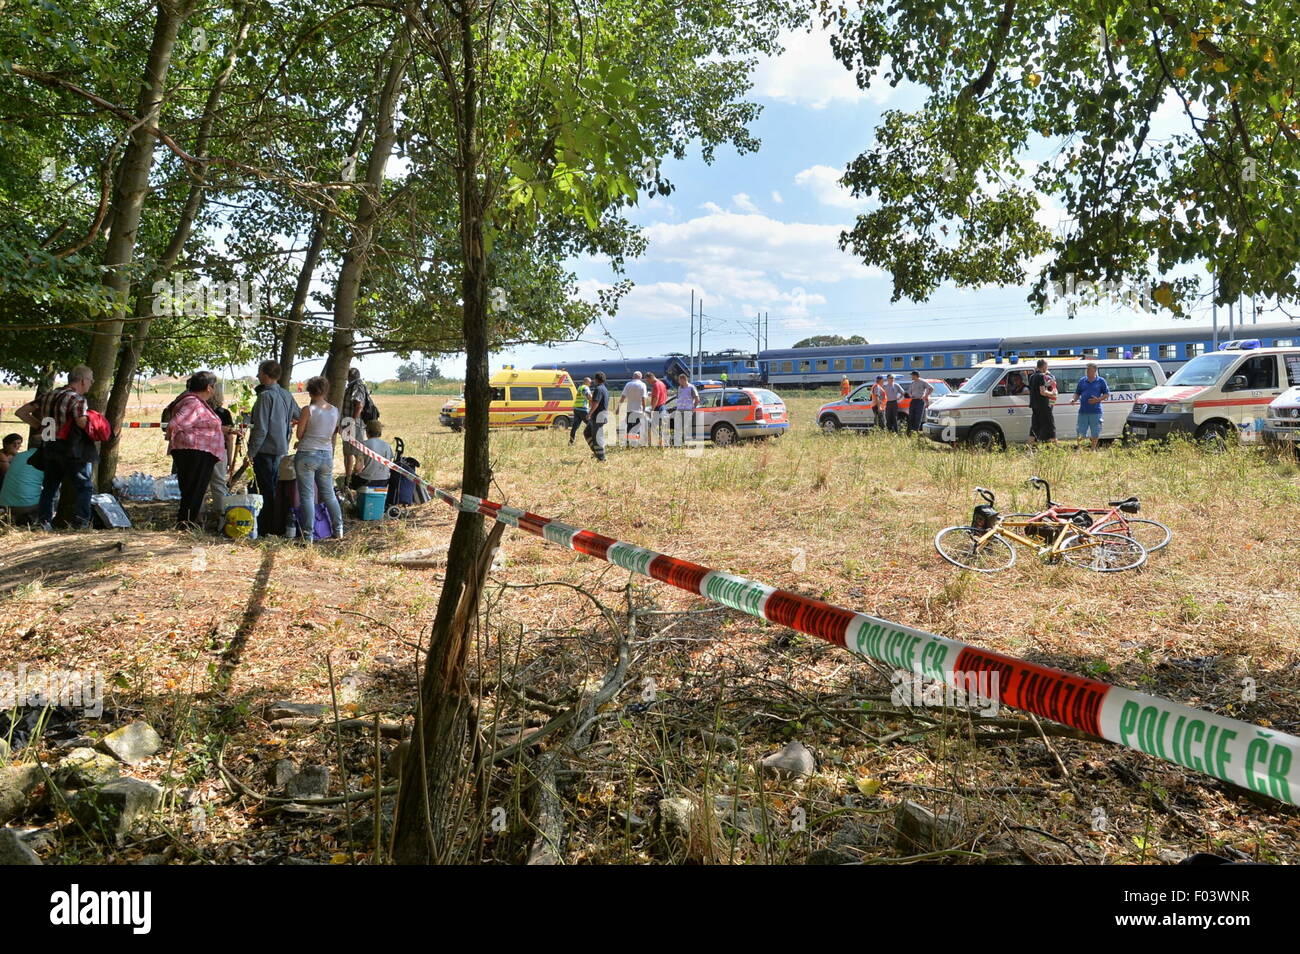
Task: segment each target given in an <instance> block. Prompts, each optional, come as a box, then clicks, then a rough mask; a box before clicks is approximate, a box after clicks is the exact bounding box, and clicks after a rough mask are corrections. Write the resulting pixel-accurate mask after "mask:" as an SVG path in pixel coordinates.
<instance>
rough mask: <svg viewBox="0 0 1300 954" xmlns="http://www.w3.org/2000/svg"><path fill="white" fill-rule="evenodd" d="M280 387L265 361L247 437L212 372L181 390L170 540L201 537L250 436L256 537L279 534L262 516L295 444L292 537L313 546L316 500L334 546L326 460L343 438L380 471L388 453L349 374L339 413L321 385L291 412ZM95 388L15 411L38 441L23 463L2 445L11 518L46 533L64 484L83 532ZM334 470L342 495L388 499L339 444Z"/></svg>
mask: <svg viewBox="0 0 1300 954" xmlns="http://www.w3.org/2000/svg"><path fill="white" fill-rule="evenodd" d="M280 377H281V368H280V365H279V363H278V362H276V361H263V362H262V363H261V365H259V366H258V369H257V380H258V385H257V388H256V392H257V397H256V400H255V402H254V404H253V407H252V412H251V414H250V418H249V423H248V425H244V424H238V423H236V422H235V420H234V418H233V416H232V415H231V413H230V411H229V409H227V408H226V407H225V401H224V393H223V385H222V382H221V380H220V379H219V378H218V377H217V376H216V375H215V374H213V373H212V372H211V371H199V372H197V373H195V374H193V375H191V376H190V378H189V379H188V380H187V381H186V383H185V390H184V391H183V392H182V393H181V394H180V395H179V396H178V397H177V398H176V399H175V400H174V401H172V402H171V404H169V405H168V406H167V407H166V408H165V409H164V410H163V413H162V420H163V423H164V426H165V428H166V430H165V434H166V439H167V453H168V455H169V456H170V457H171V460H172V467H173V471H174V473H175V475H176V482H177V485H178V487H179V490H180V505H179V508H178V511H177V515H176V524H177V527H178V528H180V529H185V530H189V529H196V528H199V527H201V525H202V519H203V510H204V503H205V500H210V501H211V509H212V510H213V511H215V512H216V513H217V514H220V513H221V508H222V500H223V498H224V497H226V496H227V494H228V492H229V490H230V484H231V483H232V482H233V480H234V479H235V477H236V476H237V474H235V473H232V472H231V466H232V464H233V462H234V459H235V455H236V447H237V442H238V440H239V439H240V438H242V436H243V434H244V433H245V431H247V432H248V442H247V454H248V460H249V462H250V464H251V466H252V470H253V475H254V483H255V487H256V490H257V492H258V493H259V494H261V495H262V497H263V507H262V509H261V511H260V513H259V514H258V531H259V534H261V533H265V534H271V533H274V532H277V531H278V532H280V533H283V532H284V529H283V527H277V526H276V525H275V522H274V518H273V515H272V507H271V504H272V501H273V500H274V499H275V495H276V491H277V487H278V485H279V483H280V481H281V476H282V475H281V465H282V462H284V460H285V458H286V457H287V456H288V454H289V451H290V444H291V442H293V441H295V440H296V442H297V446H296V448H295V453H294V455H293V465H292V473H291V474H290V475H289V478H288V479H289V480H292V481H293V482H294V483H295V484H296V489H297V497H298V512H299V513H300V515H301V519H300V520H299V524H300V537H301V539H302V540H303V541H304V542H308V543H310V542H312V540H313V539H314V538H316V536H317V533H316V521H315V520H314V515H315V513H316V504H317V502H318V500H319V502H321V503H323V504H324V506H325V509H326V511H327V513H328V516H329V536H330V537H332V538H334V539H342V537H343V511H342V507H341V505H340V503H339V499H338V495H337V494H336V492H335V489H334V457H335V453H334V451H335V448H336V447H337V445H338V443H339V438H340V436H344V437H348V436H355V437H356V438H357V439H358V440H359V441H360V442H361V443H362V444H363V445H364V446H366V447H368V448H370V450H372V451H374V452H375V453H376V454H378V455H379V456H381V457H384V458H388V459H392V457H393V450H392V447H391V446H389V444H388V443H387V442H385V441H384V440H383V439H382V434H383V425H382V424H381V423H380V422H379V415H378V411H377V410H376V409H375V408H374V403H373V401H372V400H371V398H370V395H369V392H368V391H367V389H366V385H365V382H364V381H362V380H361V373H360V371H359V370H358V369H356V368H353V369H351V370H350V371H349V373H348V386H347V389H346V390H345V392H344V399H343V408H342V409H340V408H337V407H335V406H334V405H332V404H330V403H329V400H328V395H329V381H328V379H326V378H324V377H313V378H311V379H310V380H308V381H307V384H306V391H307V395H308V398H309V403H308V404H306V405H305V406H299V405H298V403H297V401H295V400H294V397H293V395H292V394H290V393H289V391H288V390H286V389H285V388H284V387H282V386H281V385H280ZM93 383H94V375H93V373H92V372H91V369H90V368H88V367H86V366H84V365H80V366H78V367H75V368H73V369H72V371H71V372H70V373H69V375H68V383H67V384H66V385H64V386H63V387H61V388H57V389H54V390H52V391H50V392H48V393H47V394H45V395H43V396H42V397H41V398H39V399H37V400H34V401H31V402H29V403H27V404H25V405H23V406H22V407H20V408H18V409H17V411H16V413H17V415H18V417H19V418H20V419H21V420H22V421H24V422H25V423H27V424H28V426H29V427H30V428H31V433H32V434H33V435H39V436H40V438H41V441H40V444H39V446H38V447H34V448H32V449H31V450H28V451H23V450H22V443H23V441H22V436H21V435H19V434H9V435H7V436H6V437H5V438H4V441H3V451H2V452H0V507H3V508H6V510H7V512H8V513H9V515H10V516H11V517H12V518H14V519H16V520H24V521H34V522H36V523H38V524H39V525H40V526H41V527H43V528H45V529H51V527H52V524H53V520H54V508H55V501H56V499H57V497H58V495H59V492H60V489H61V487H62V486H63V484H64V482H65V480H69V481H70V482H71V486H72V488H73V489H74V490H75V493H76V506H75V511H74V515H73V518H72V523H73V526H74V527H75V528H84V527H89V526H90V525H91V522H92V513H91V497H92V496H93V484H92V473H93V468H94V465H95V462H96V461H97V460H98V459H99V448H98V444H99V442H100V441H101V440H104V439H106V438H107V437H108V436H109V434H108V432H107V429H106V427H107V425H106V422H103V418H102V416H100V415H98V414H97V413H96V412H95V411H93V410H91V409H90V408H89V406H88V404H87V401H86V393H87V392H88V391H89V390H90V387H91V385H92V384H93ZM96 419H98V420H96ZM101 422H102V423H101ZM362 434H364V435H365V438H364V440H362V438H361V435H362ZM33 439H35V438H33ZM38 452H39V455H38ZM343 462H344V476H345V478H346V479H347V483H348V486H349V487H350V488H353V489H360V488H362V487H387V485H388V478H389V472H388V469H387V467H386V466H385V465H384V464H382V463H380V462H379V461H376V460H373V459H372V458H370V457H369V456H367V455H365V454H364V453H362V452H361V451H359V450H357V449H356V448H354V447H353V446H352V445H351V444H349V443H347V442H346V441H345V442H344V444H343ZM322 529H323V528H322ZM321 536H324V534H321Z"/></svg>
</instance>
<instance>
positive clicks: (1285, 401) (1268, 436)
mask: <svg viewBox="0 0 1300 954" xmlns="http://www.w3.org/2000/svg"><path fill="white" fill-rule="evenodd" d="M1260 436H1261V437H1263V438H1264V440H1265V441H1267V442H1269V443H1281V444H1291V445H1293V446H1294V447H1295V448H1296V451H1297V452H1300V386H1298V387H1293V388H1290V389H1289V390H1286V391H1283V392H1282V393H1281V394H1280V395H1278V397H1277V398H1275V399H1274V400H1273V403H1272V404H1270V405H1269V406H1268V416H1267V417H1266V418H1265V419H1264V429H1263V430H1262V431H1261V432H1260Z"/></svg>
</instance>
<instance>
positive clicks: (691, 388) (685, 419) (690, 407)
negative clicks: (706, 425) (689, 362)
mask: <svg viewBox="0 0 1300 954" xmlns="http://www.w3.org/2000/svg"><path fill="white" fill-rule="evenodd" d="M699 406H700V392H699V391H698V390H697V389H696V387H695V385H693V384H691V379H690V378H689V377H687V376H686V375H685V374H679V375H677V417H678V421H677V426H678V430H677V433H678V434H680V435H681V441H682V443H683V444H685V443H686V442H687V441H688V440H694V439H695V409H696V408H697V407H699Z"/></svg>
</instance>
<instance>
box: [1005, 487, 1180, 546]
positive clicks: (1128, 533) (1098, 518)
mask: <svg viewBox="0 0 1300 954" xmlns="http://www.w3.org/2000/svg"><path fill="white" fill-rule="evenodd" d="M1029 486H1031V487H1042V488H1043V490H1044V491H1046V494H1047V509H1046V510H1043V511H1041V512H1039V513H1012V514H1007V517H1006V519H1007V521H1008V522H1013V523H1016V524H1020V525H1022V526H1024V527H1026V528H1028V529H1030V530H1032V529H1033V527H1034V525H1035V524H1040V525H1043V526H1054V525H1059V524H1061V523H1072V524H1074V525H1075V526H1077V527H1080V528H1082V529H1085V530H1090V531H1092V532H1093V533H1118V534H1120V535H1121V536H1125V537H1128V538H1129V539H1130V540H1136V541H1137V542H1138V543H1140V544H1142V546H1143V547H1145V548H1146V551H1147V552H1148V553H1155V552H1156V551H1157V550H1160V549H1163V548H1164V547H1165V546H1167V545H1168V544H1169V541H1170V540H1172V539H1173V535H1174V534H1173V531H1172V530H1170V529H1169V528H1168V527H1166V526H1165V525H1164V524H1163V523H1160V522H1159V521H1157V520H1147V519H1146V518H1144V517H1133V516H1131V514H1135V513H1138V512H1139V511H1140V510H1141V508H1142V504H1141V502H1140V501H1139V500H1138V498H1137V497H1126V498H1125V499H1123V500H1112V501H1110V503H1109V504H1108V505H1107V506H1105V507H1067V506H1065V505H1063V504H1058V503H1056V502H1055V501H1054V500H1052V487H1051V485H1050V484H1048V482H1047V481H1045V480H1043V478H1041V477H1030V478H1029Z"/></svg>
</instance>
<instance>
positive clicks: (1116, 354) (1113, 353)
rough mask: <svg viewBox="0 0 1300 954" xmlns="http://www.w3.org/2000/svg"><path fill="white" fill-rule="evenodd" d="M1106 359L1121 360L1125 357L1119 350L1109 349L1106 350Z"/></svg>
mask: <svg viewBox="0 0 1300 954" xmlns="http://www.w3.org/2000/svg"><path fill="white" fill-rule="evenodd" d="M1106 357H1108V358H1121V357H1123V352H1122V351H1121V350H1120V349H1119V348H1107V349H1106Z"/></svg>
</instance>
